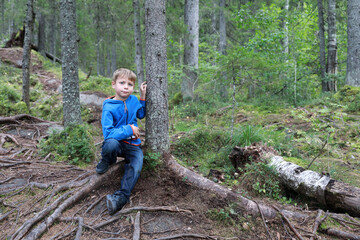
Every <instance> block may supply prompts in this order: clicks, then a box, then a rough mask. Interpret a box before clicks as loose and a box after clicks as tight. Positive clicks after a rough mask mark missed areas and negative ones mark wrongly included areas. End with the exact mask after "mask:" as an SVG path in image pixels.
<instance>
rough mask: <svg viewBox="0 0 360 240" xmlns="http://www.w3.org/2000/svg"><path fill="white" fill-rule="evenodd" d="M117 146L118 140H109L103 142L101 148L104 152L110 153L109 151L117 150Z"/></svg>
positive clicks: (118, 144)
mask: <svg viewBox="0 0 360 240" xmlns="http://www.w3.org/2000/svg"><path fill="white" fill-rule="evenodd" d="M119 146H120V143H119V141H118V140H116V139H114V138H109V139H106V140H105V141H104V143H103V146H102V148H103V149H104V150H107V151H111V150H117V149H118V148H119Z"/></svg>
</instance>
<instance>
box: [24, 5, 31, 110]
mask: <svg viewBox="0 0 360 240" xmlns="http://www.w3.org/2000/svg"><path fill="white" fill-rule="evenodd" d="M33 3H34V2H33V0H28V2H27V14H26V25H25V37H24V47H23V48H24V54H23V62H22V71H23V85H22V100H23V101H24V102H25V103H26V106H27V108H28V109H29V110H30V65H31V36H32V31H33V27H34V9H33Z"/></svg>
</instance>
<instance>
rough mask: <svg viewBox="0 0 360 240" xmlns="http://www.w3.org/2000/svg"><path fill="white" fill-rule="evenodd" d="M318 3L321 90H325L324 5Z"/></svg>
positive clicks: (318, 1) (320, 0) (319, 0)
mask: <svg viewBox="0 0 360 240" xmlns="http://www.w3.org/2000/svg"><path fill="white" fill-rule="evenodd" d="M317 5H318V26H319V48H320V49H319V53H320V56H319V57H320V76H321V85H322V91H323V92H325V91H326V82H325V71H326V60H325V30H324V7H323V2H322V0H317Z"/></svg>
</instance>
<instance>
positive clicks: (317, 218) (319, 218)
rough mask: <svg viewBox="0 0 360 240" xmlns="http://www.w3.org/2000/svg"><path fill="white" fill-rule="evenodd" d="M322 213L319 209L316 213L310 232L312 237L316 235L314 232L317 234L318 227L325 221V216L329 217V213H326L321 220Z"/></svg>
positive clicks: (311, 239)
mask: <svg viewBox="0 0 360 240" xmlns="http://www.w3.org/2000/svg"><path fill="white" fill-rule="evenodd" d="M323 213H324V212H323V211H322V210H321V209H320V210H319V211H318V214H317V216H316V219H315V223H314V227H313V231H312V233H313V234H314V235H316V232H317V230H318V228H319V226H320V225H321V223H322V222H323V221H325V219H326V218H327V216H328V215H329V212H326V214H325V216H324V217H323V218H322V217H321V215H322V214H323ZM313 239H314V237H311V238H310V240H313Z"/></svg>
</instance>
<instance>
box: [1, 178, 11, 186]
mask: <svg viewBox="0 0 360 240" xmlns="http://www.w3.org/2000/svg"><path fill="white" fill-rule="evenodd" d="M11 179H14V177H9V178H7V179H5V180H3V181H1V182H0V184H4V183H6V182H8V181H10V180H11Z"/></svg>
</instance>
